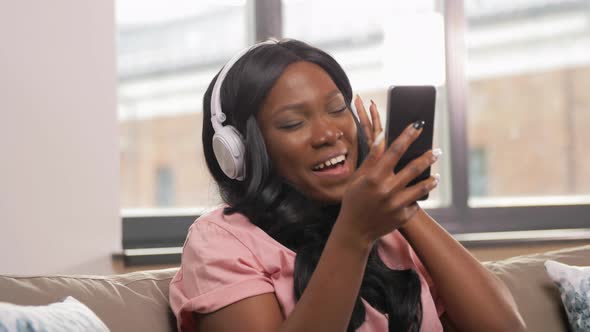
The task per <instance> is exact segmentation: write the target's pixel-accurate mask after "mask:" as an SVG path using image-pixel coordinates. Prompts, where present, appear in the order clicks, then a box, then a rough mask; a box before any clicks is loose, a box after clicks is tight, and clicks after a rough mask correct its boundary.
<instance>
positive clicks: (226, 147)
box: [211, 40, 277, 180]
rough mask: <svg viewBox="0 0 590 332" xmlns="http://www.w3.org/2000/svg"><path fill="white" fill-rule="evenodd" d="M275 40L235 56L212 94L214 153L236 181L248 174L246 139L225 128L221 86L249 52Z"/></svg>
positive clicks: (224, 69) (226, 172)
mask: <svg viewBox="0 0 590 332" xmlns="http://www.w3.org/2000/svg"><path fill="white" fill-rule="evenodd" d="M276 43H277V42H276V41H274V40H267V41H264V42H261V43H257V44H254V45H253V46H251V47H248V48H245V49H243V50H241V51H240V52H238V53H237V54H236V55H234V56H233V57H232V58H231V59H230V60H229V61H228V62H227V63H226V64H225V65H224V66H223V68H222V69H221V72H220V73H219V75H218V76H217V80H215V84H214V85H213V91H212V92H211V124H212V125H213V130H214V131H215V134H213V142H211V143H212V146H213V153H214V154H215V159H217V163H218V164H219V167H220V168H221V170H222V171H223V173H225V175H226V176H227V177H229V178H230V179H235V180H243V179H244V175H245V173H246V171H245V166H244V153H245V147H244V139H243V138H242V135H240V132H239V131H238V130H237V129H236V128H234V127H233V126H229V125H227V126H224V125H223V122H224V121H225V120H226V116H225V114H224V113H223V111H222V110H221V86H222V85H223V81H224V80H225V77H226V76H227V73H228V72H229V70H230V69H231V68H232V66H233V65H234V64H235V63H236V62H237V61H238V60H239V59H240V58H241V57H242V56H243V55H244V54H246V53H248V52H249V51H251V50H253V49H255V48H257V47H259V46H262V45H269V44H276Z"/></svg>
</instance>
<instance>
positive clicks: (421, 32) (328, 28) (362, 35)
mask: <svg viewBox="0 0 590 332" xmlns="http://www.w3.org/2000/svg"><path fill="white" fill-rule="evenodd" d="M282 5H283V8H282V13H283V33H284V36H285V37H288V38H296V39H301V40H303V41H306V42H308V43H310V44H312V45H314V46H316V47H319V48H320V49H323V50H325V51H327V52H328V53H329V54H331V55H332V56H334V58H335V59H336V60H337V61H338V62H339V63H340V65H342V67H343V68H344V70H345V71H346V73H347V74H348V77H349V79H350V81H351V84H352V87H353V90H354V91H355V93H358V94H359V95H360V96H361V97H362V98H363V100H364V101H365V103H366V104H367V105H368V103H369V101H370V99H373V100H374V101H375V103H376V104H377V106H378V108H379V110H380V113H381V122H382V124H383V125H385V123H386V121H385V120H386V112H385V110H386V107H387V89H388V87H389V86H391V85H403V84H407V85H411V84H417V85H424V84H428V85H435V86H436V87H437V105H436V116H435V119H436V120H435V138H434V146H435V147H442V149H443V151H445V152H448V151H449V148H448V139H447V135H448V133H447V132H446V131H445V128H448V125H446V123H447V121H448V120H447V111H446V105H447V103H446V92H445V84H444V80H445V65H444V64H445V61H444V19H443V15H442V7H443V6H442V1H434V0H421V1H411V2H410V1H389V0H369V1H352V0H347V1H344V0H324V1H313V0H283V1H282ZM408 32H411V33H408ZM416 40H420V41H421V42H419V43H418V42H416ZM446 155H448V153H447V154H446ZM446 155H445V156H446ZM449 166H450V165H449V161H448V158H444V157H443V158H441V160H440V161H439V162H438V163H437V164H435V165H434V167H433V169H432V174H434V173H440V174H441V185H440V186H439V188H437V189H435V190H434V191H433V192H432V193H431V195H430V198H429V199H428V201H427V202H426V204H424V205H423V206H428V207H432V206H440V205H447V204H448V199H449V198H450V195H448V194H447V193H448V192H449V190H450V187H449V185H450V182H451V181H450V171H449V170H450V168H449Z"/></svg>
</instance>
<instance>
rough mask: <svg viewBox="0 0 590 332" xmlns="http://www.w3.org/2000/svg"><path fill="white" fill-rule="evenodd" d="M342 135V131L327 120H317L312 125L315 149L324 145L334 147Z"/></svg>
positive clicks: (321, 118)
mask: <svg viewBox="0 0 590 332" xmlns="http://www.w3.org/2000/svg"><path fill="white" fill-rule="evenodd" d="M342 135H343V133H342V131H341V130H340V129H339V128H338V127H337V126H335V125H334V124H333V123H332V122H331V121H330V120H329V119H325V118H324V117H319V118H317V119H316V121H314V123H313V125H312V145H313V147H316V148H318V147H322V146H324V145H334V144H335V143H336V142H337V141H338V140H339V139H340V137H342Z"/></svg>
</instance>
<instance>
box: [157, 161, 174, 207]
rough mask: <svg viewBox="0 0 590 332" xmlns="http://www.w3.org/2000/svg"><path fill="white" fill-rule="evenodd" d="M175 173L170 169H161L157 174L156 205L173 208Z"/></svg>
mask: <svg viewBox="0 0 590 332" xmlns="http://www.w3.org/2000/svg"><path fill="white" fill-rule="evenodd" d="M173 204H174V173H173V172H172V169H171V168H170V167H165V166H164V167H159V168H158V170H157V173H156V205H157V206H173Z"/></svg>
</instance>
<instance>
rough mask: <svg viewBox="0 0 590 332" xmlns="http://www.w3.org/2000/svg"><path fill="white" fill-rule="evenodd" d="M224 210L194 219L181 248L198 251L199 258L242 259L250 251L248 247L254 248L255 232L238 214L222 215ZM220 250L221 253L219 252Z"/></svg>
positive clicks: (248, 222) (219, 209)
mask: <svg viewBox="0 0 590 332" xmlns="http://www.w3.org/2000/svg"><path fill="white" fill-rule="evenodd" d="M223 210H224V208H223V207H220V208H216V209H214V210H211V211H208V212H206V213H204V214H203V215H201V216H200V217H199V218H197V219H196V220H195V221H194V222H193V224H192V225H191V226H190V227H189V229H188V234H187V237H186V240H185V243H184V245H183V255H185V254H188V253H187V252H186V251H187V249H188V250H193V251H197V252H198V254H199V256H209V255H215V256H218V255H227V256H243V254H245V253H248V252H250V251H251V248H249V245H248V244H250V245H255V244H256V243H257V241H256V240H254V241H253V240H252V239H249V238H255V237H256V234H255V229H256V228H257V227H256V226H255V225H253V224H252V223H251V222H250V221H249V220H248V218H246V217H245V216H244V215H241V214H232V215H225V214H224V212H223ZM221 249H223V250H221Z"/></svg>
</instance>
